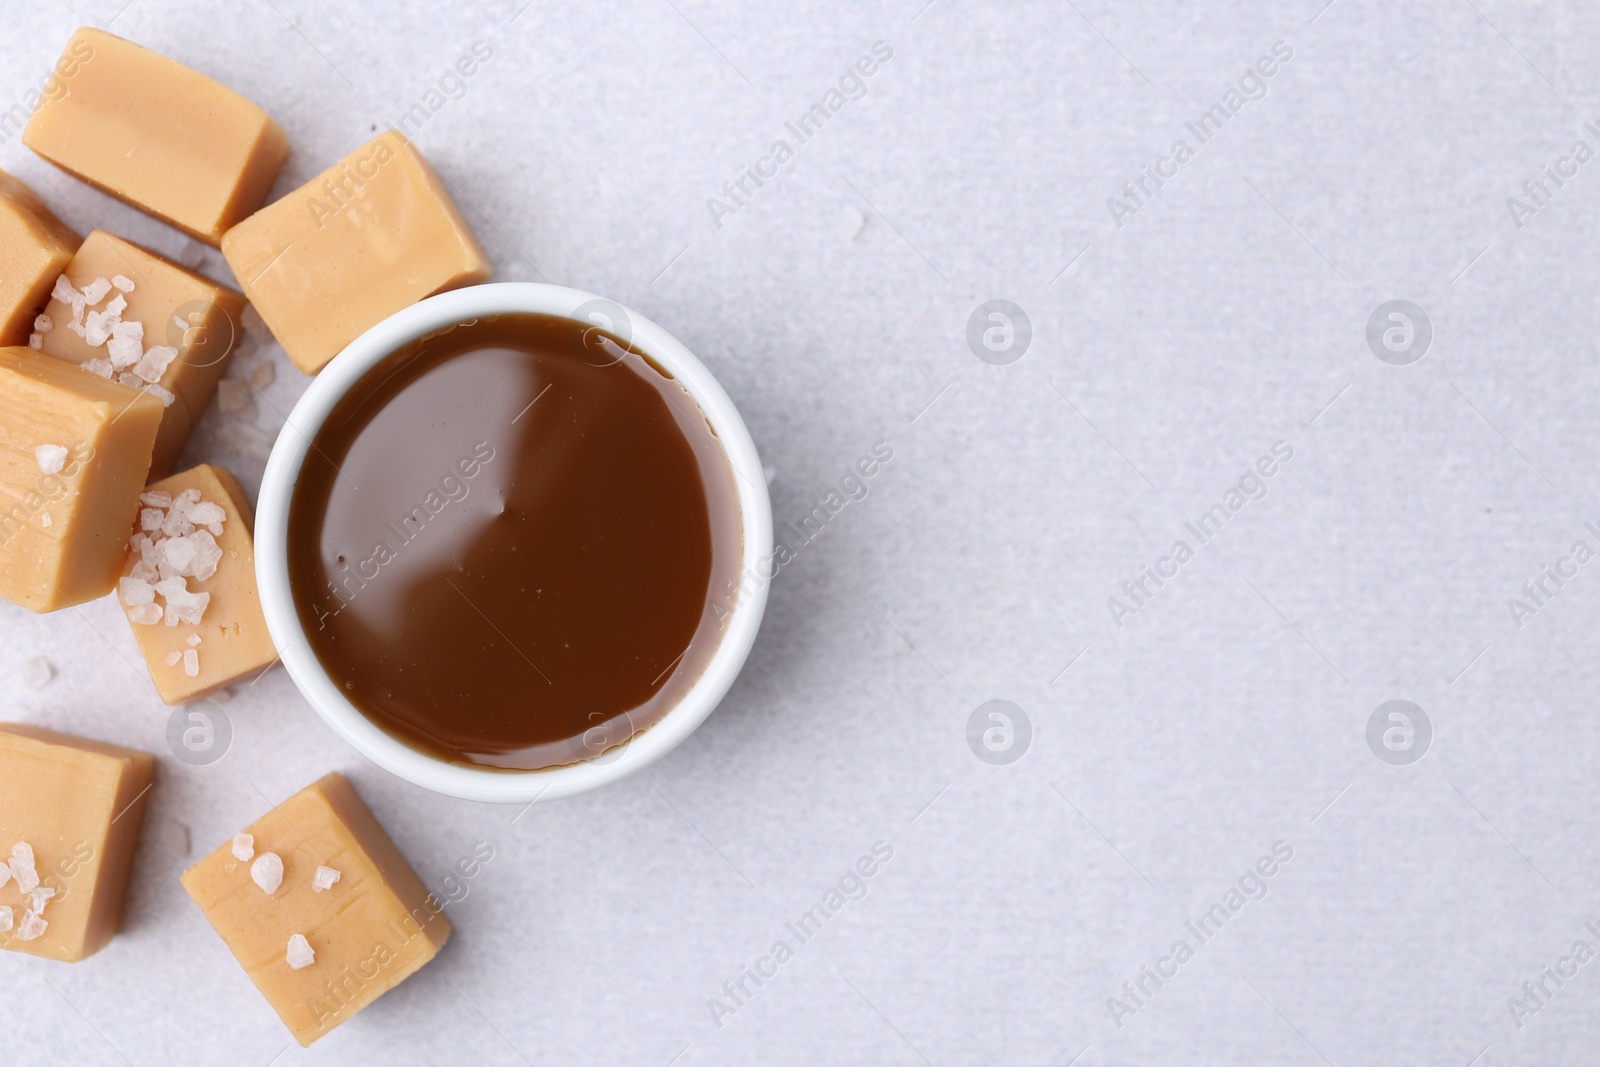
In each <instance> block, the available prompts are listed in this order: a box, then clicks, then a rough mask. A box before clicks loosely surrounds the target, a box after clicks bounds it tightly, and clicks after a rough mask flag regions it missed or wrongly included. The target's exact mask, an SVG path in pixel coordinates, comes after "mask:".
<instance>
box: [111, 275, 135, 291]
mask: <svg viewBox="0 0 1600 1067" xmlns="http://www.w3.org/2000/svg"><path fill="white" fill-rule="evenodd" d="M111 284H112V285H114V286H116V287H117V288H118V289H120V290H121V291H122V292H124V293H131V292H133V279H132V278H130V277H128V276H127V275H126V274H117V275H113V276H112V278H111Z"/></svg>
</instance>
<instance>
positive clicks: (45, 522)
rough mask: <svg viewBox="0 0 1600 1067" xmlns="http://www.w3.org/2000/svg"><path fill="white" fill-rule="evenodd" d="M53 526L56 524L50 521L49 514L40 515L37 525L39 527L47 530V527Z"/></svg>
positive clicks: (54, 521) (52, 520)
mask: <svg viewBox="0 0 1600 1067" xmlns="http://www.w3.org/2000/svg"><path fill="white" fill-rule="evenodd" d="M55 524H56V520H54V519H52V518H51V517H50V513H49V512H48V511H46V512H43V513H42V514H40V516H39V525H40V526H43V527H45V528H46V529H48V528H49V527H51V526H54V525H55Z"/></svg>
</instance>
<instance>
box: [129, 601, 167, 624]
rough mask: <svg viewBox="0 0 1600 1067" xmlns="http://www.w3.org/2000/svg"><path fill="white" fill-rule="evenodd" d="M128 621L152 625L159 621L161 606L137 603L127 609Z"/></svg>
mask: <svg viewBox="0 0 1600 1067" xmlns="http://www.w3.org/2000/svg"><path fill="white" fill-rule="evenodd" d="M128 621H129V622H133V623H138V624H139V625H140V626H154V625H155V624H156V623H158V622H160V621H161V608H160V606H159V605H156V604H139V605H137V606H135V607H131V608H129V609H128Z"/></svg>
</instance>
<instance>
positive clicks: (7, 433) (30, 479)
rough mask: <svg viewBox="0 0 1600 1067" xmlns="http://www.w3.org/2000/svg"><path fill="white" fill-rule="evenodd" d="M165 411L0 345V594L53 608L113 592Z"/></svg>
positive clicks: (150, 399)
mask: <svg viewBox="0 0 1600 1067" xmlns="http://www.w3.org/2000/svg"><path fill="white" fill-rule="evenodd" d="M162 411H163V409H162V407H161V401H160V400H159V399H157V398H156V397H154V396H151V395H150V394H149V393H144V392H140V391H139V390H137V389H131V388H129V387H128V386H126V385H118V384H117V383H116V382H108V381H106V380H105V379H104V378H99V377H96V376H95V375H93V374H85V373H84V372H83V371H81V370H79V369H78V368H77V367H74V366H73V365H72V364H70V363H64V362H62V361H61V360H59V359H51V358H50V357H49V356H46V355H41V354H40V353H38V352H34V351H32V350H31V349H27V348H0V597H3V598H4V599H6V600H9V601H11V602H12V603H13V604H18V605H20V606H22V607H25V608H27V609H28V610H29V611H55V610H56V609H57V608H64V607H68V606H70V605H73V604H81V603H83V602H84V601H86V600H94V599H96V598H98V597H103V596H105V595H106V594H107V593H109V592H111V590H112V589H113V588H114V587H115V586H116V584H117V577H118V576H119V575H120V574H121V573H122V565H123V562H124V560H125V559H126V558H127V547H128V524H129V523H130V522H132V521H133V519H134V516H135V515H137V514H138V507H139V494H140V493H141V492H142V491H143V490H144V483H145V477H146V475H147V474H148V473H149V470H150V455H151V449H152V447H153V446H154V445H155V440H156V431H157V429H158V428H159V427H160V425H161V415H162Z"/></svg>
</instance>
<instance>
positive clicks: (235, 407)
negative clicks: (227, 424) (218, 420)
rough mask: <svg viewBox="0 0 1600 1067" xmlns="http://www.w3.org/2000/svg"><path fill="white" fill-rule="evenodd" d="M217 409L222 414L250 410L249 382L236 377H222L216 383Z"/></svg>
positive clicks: (235, 413)
mask: <svg viewBox="0 0 1600 1067" xmlns="http://www.w3.org/2000/svg"><path fill="white" fill-rule="evenodd" d="M217 410H218V411H220V412H222V413H223V414H224V415H237V414H239V413H240V412H244V411H249V410H250V383H249V382H245V381H240V380H239V379H238V378H224V379H222V381H220V382H218V383H217Z"/></svg>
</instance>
